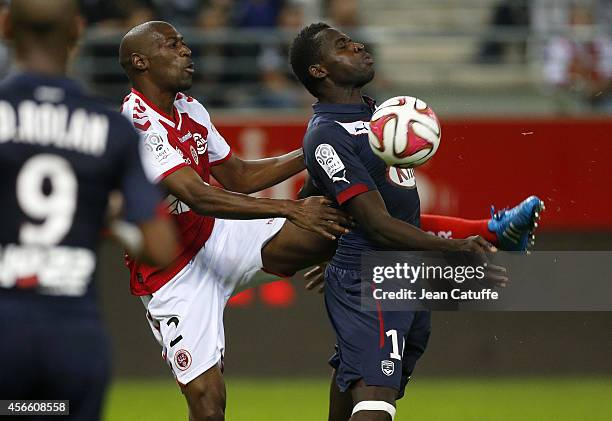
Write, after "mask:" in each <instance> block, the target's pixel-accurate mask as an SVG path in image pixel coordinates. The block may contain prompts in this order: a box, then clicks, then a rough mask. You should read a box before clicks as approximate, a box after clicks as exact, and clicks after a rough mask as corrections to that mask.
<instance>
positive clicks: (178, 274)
mask: <svg viewBox="0 0 612 421" xmlns="http://www.w3.org/2000/svg"><path fill="white" fill-rule="evenodd" d="M120 61H121V65H122V66H123V68H124V70H125V71H126V73H127V75H128V77H129V79H130V81H131V83H132V87H133V89H132V92H131V93H130V94H129V95H128V96H127V97H126V98H125V101H124V103H123V106H122V112H123V113H124V114H125V115H126V116H127V117H128V118H129V119H131V120H132V122H133V124H134V127H136V128H137V129H138V130H140V132H141V138H142V142H143V143H144V148H145V151H146V154H145V171H147V172H148V175H149V176H150V177H151V178H152V179H154V180H156V181H157V182H158V183H160V184H161V185H162V186H163V187H164V188H165V190H166V191H167V193H168V194H169V201H170V206H171V210H172V213H173V216H174V218H175V220H176V221H177V223H178V225H179V228H180V231H181V254H180V256H179V258H177V259H176V260H175V261H174V262H173V264H172V265H170V266H169V267H168V268H167V269H165V270H161V269H159V268H157V267H153V266H148V265H145V264H143V263H142V262H139V261H135V260H132V259H130V260H129V262H128V266H129V267H130V277H131V286H132V293H133V294H135V295H139V296H141V297H142V299H143V302H144V304H145V306H146V308H147V317H148V319H149V323H150V325H151V328H152V331H153V334H154V335H155V337H156V339H157V340H158V342H159V343H160V345H161V346H162V348H163V355H164V357H165V358H166V360H167V362H168V364H169V365H170V367H171V369H172V371H173V373H174V375H175V377H176V379H177V381H178V382H179V384H180V386H181V389H182V391H183V393H184V395H185V397H186V400H187V403H188V405H189V410H190V417H191V419H192V420H223V419H224V413H225V400H226V396H225V383H224V380H223V375H222V359H223V353H224V350H225V337H224V331H223V310H224V307H225V304H226V302H227V300H228V299H229V298H230V296H231V295H232V294H234V293H236V292H238V291H240V290H243V289H246V288H249V287H252V286H254V285H256V284H257V283H261V282H266V281H271V280H275V279H277V277H276V276H274V275H270V273H273V274H275V273H276V274H286V275H287V274H289V275H291V274H293V273H295V272H296V271H297V270H300V269H303V268H306V267H308V266H312V265H313V264H316V263H319V262H321V261H324V260H326V259H327V258H329V257H330V256H331V255H332V254H333V251H334V249H335V247H336V243H335V238H336V236H339V235H343V234H346V233H347V232H348V230H347V229H346V228H344V227H346V226H350V225H352V223H351V221H350V220H349V219H348V218H347V217H346V216H345V214H344V213H343V212H341V211H338V210H336V209H333V208H331V207H329V204H331V201H330V200H327V199H323V198H320V197H319V198H310V199H307V200H306V201H291V200H272V199H265V198H254V197H250V196H246V195H245V194H244V193H252V192H256V191H259V190H262V189H265V188H267V187H269V186H272V185H274V184H276V183H279V182H281V181H283V180H285V179H287V178H289V177H291V176H293V175H295V174H297V173H298V172H300V171H302V170H303V169H304V168H305V166H304V161H303V154H302V150H301V149H300V150H296V151H293V152H290V153H288V154H286V155H283V156H280V157H275V158H267V159H261V160H250V161H246V160H242V159H240V158H238V157H237V156H235V155H232V152H231V150H230V147H229V145H228V144H227V143H226V142H225V140H224V139H223V137H222V136H221V135H220V134H219V132H218V131H217V130H216V129H215V127H214V125H213V124H212V122H211V120H210V116H209V114H208V112H207V111H206V109H205V108H204V107H203V106H202V105H201V104H200V103H199V102H198V101H197V100H195V99H194V98H192V97H190V96H187V95H185V94H184V93H182V92H181V91H183V90H186V89H189V88H190V87H191V85H192V77H193V73H194V71H195V69H194V65H193V61H192V58H191V50H190V49H189V48H188V47H187V45H186V44H185V41H184V39H183V37H182V35H181V34H180V33H178V32H177V31H176V29H175V28H174V27H173V26H172V25H170V24H168V23H166V22H148V23H145V24H143V25H139V26H137V27H135V28H133V29H132V30H130V31H129V32H128V33H127V34H126V36H125V37H124V38H123V40H122V43H121V47H120ZM211 175H212V176H214V177H215V179H217V180H218V181H219V182H220V183H221V184H222V185H223V186H224V187H225V189H221V188H217V187H213V186H210V185H209V177H210V176H211ZM232 191H233V192H237V193H232ZM259 218H267V219H259ZM285 218H287V219H285ZM466 243H469V244H472V246H473V247H481V246H480V245H479V244H478V243H476V242H475V241H473V240H468V241H466ZM264 268H265V269H264Z"/></svg>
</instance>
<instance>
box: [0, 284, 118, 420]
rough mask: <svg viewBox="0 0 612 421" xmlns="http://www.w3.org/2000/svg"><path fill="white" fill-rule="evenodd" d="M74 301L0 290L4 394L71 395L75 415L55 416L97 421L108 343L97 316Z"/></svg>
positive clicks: (105, 382)
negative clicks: (27, 295)
mask: <svg viewBox="0 0 612 421" xmlns="http://www.w3.org/2000/svg"><path fill="white" fill-rule="evenodd" d="M72 304H73V303H71V302H70V300H65V299H64V300H62V299H56V297H24V296H22V295H21V294H17V293H13V292H6V291H1V290H0V332H1V334H2V339H1V340H0V355H2V358H0V379H1V381H0V397H1V398H2V399H66V400H70V416H68V417H62V416H53V417H51V418H52V419H53V420H58V421H59V420H63V419H66V420H74V421H77V420H78V421H80V420H83V421H96V420H99V419H100V413H101V410H102V405H103V399H104V394H105V391H106V387H107V385H108V381H109V378H110V368H111V367H110V347H109V341H108V337H107V335H106V333H105V331H104V330H103V328H102V325H101V323H100V320H99V317H98V316H97V314H95V312H94V311H83V308H82V307H83V306H80V305H76V306H75V305H72ZM19 418H20V419H23V420H35V419H39V418H40V419H41V420H43V419H44V420H48V419H49V417H48V416H44V417H39V418H36V417H25V416H22V417H19Z"/></svg>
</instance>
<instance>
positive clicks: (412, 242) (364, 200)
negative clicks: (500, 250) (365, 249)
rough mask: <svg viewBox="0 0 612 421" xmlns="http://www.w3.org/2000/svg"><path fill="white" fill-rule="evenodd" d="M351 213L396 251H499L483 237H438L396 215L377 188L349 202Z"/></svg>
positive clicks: (368, 231) (369, 232)
mask: <svg viewBox="0 0 612 421" xmlns="http://www.w3.org/2000/svg"><path fill="white" fill-rule="evenodd" d="M347 209H348V211H349V214H350V215H351V216H352V217H353V218H355V220H356V221H357V223H358V224H359V226H360V227H361V228H362V229H363V230H364V231H365V233H366V235H367V237H368V238H369V239H370V240H371V241H373V242H375V243H377V244H379V245H381V246H384V247H389V248H392V249H395V250H405V249H407V250H439V251H469V252H476V253H484V252H489V251H497V249H496V248H495V247H494V246H493V245H492V244H490V243H489V242H488V241H486V240H485V239H483V238H482V237H479V236H474V237H469V238H466V239H461V240H452V239H446V238H440V237H436V236H435V235H431V234H428V233H426V232H424V231H422V230H420V229H419V228H417V227H415V226H413V225H410V224H408V223H406V222H404V221H401V220H399V219H396V218H394V217H392V216H391V215H390V214H389V212H388V211H387V208H386V207H385V203H384V202H383V200H382V197H381V196H380V193H378V191H376V190H371V191H368V192H365V193H362V194H359V195H357V196H355V197H353V198H352V199H350V200H349V201H348V202H347Z"/></svg>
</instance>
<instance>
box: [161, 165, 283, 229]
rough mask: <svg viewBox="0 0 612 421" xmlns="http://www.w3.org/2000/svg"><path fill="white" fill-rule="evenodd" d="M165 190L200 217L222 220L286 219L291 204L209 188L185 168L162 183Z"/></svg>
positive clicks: (191, 171) (189, 169)
mask: <svg viewBox="0 0 612 421" xmlns="http://www.w3.org/2000/svg"><path fill="white" fill-rule="evenodd" d="M162 183H163V185H164V187H165V188H166V190H167V191H168V192H169V193H170V194H172V195H173V196H175V197H176V198H177V199H179V200H180V201H181V202H183V203H185V204H187V205H188V206H189V207H190V208H191V209H192V210H193V211H194V212H196V213H198V214H200V215H206V216H214V217H216V218H226V219H258V218H274V217H288V216H289V214H290V212H291V211H290V208H291V206H292V205H291V201H289V200H273V199H265V198H255V197H251V196H247V195H246V194H242V193H234V192H230V191H227V190H224V189H220V188H218V187H214V186H210V185H208V184H206V183H204V182H203V181H202V179H201V178H200V177H199V176H198V175H197V174H196V173H195V171H193V170H192V169H191V168H189V167H185V168H181V169H180V170H178V171H176V172H174V173H172V174H170V175H169V176H168V177H166V178H165V179H164V180H163V181H162Z"/></svg>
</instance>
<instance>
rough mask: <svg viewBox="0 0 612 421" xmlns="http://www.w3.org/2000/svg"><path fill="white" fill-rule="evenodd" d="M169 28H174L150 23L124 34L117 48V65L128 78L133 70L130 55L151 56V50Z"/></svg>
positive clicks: (158, 22)
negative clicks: (119, 65) (118, 64)
mask: <svg viewBox="0 0 612 421" xmlns="http://www.w3.org/2000/svg"><path fill="white" fill-rule="evenodd" d="M170 28H171V29H172V30H174V27H173V26H172V25H170V24H169V23H168V22H163V21H150V22H145V23H142V24H140V25H138V26H135V27H134V28H132V29H130V31H129V32H128V33H127V34H125V36H124V37H123V39H122V40H121V45H120V46H119V63H120V64H121V67H123V69H124V70H125V72H126V73H127V74H128V76H130V77H131V75H132V73H133V71H134V70H135V69H134V66H133V64H132V55H133V54H140V55H144V56H149V55H151V54H152V52H153V49H154V48H156V47H157V45H158V44H159V40H161V39H163V37H164V35H163V32H164V31H165V30H168V29H170Z"/></svg>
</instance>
